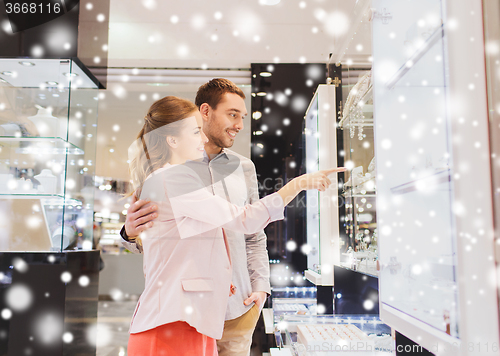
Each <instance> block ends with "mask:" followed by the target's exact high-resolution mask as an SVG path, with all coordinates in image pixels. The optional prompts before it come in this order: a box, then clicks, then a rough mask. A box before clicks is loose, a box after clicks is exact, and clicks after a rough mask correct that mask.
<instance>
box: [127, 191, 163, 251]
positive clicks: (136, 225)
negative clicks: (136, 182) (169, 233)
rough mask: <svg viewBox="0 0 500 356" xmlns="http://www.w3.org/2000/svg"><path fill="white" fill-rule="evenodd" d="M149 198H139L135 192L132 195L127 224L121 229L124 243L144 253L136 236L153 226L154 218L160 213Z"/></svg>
mask: <svg viewBox="0 0 500 356" xmlns="http://www.w3.org/2000/svg"><path fill="white" fill-rule="evenodd" d="M149 203H150V201H149V200H137V197H136V195H135V193H134V194H133V195H132V202H131V204H130V206H129V208H128V209H127V218H126V219H125V225H124V226H123V227H122V229H121V231H120V235H121V237H122V240H121V243H122V245H123V246H124V247H125V248H126V249H127V250H129V251H130V252H133V253H142V247H141V246H140V245H139V244H137V243H136V237H137V236H139V235H140V234H141V232H143V231H144V230H146V229H149V228H150V227H152V226H153V224H154V222H153V221H152V220H154V219H156V217H157V216H158V214H157V213H156V211H157V210H158V207H157V206H156V205H154V204H153V205H150V206H148V204H149Z"/></svg>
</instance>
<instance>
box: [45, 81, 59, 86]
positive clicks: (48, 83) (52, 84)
mask: <svg viewBox="0 0 500 356" xmlns="http://www.w3.org/2000/svg"><path fill="white" fill-rule="evenodd" d="M45 84H47V85H50V86H53V87H55V86H57V85H58V84H59V83H58V82H53V81H50V82H45Z"/></svg>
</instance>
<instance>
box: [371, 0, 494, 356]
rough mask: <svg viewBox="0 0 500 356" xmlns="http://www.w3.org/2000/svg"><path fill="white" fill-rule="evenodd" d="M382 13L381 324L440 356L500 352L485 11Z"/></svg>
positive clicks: (381, 9)
mask: <svg viewBox="0 0 500 356" xmlns="http://www.w3.org/2000/svg"><path fill="white" fill-rule="evenodd" d="M373 14H374V16H373V57H374V63H375V64H376V65H375V67H374V72H373V98H374V102H375V107H374V108H375V110H374V115H375V116H374V117H375V123H376V126H375V146H376V155H377V203H378V207H377V213H378V214H377V223H378V230H379V231H380V236H379V237H378V249H379V263H380V274H379V279H380V284H379V285H380V317H381V318H382V319H383V320H384V321H385V322H386V323H388V324H390V325H391V326H392V327H394V328H395V329H397V330H398V331H400V332H401V333H402V334H404V335H405V336H407V337H408V338H410V339H412V340H413V341H415V342H418V343H419V344H420V345H422V346H423V347H425V348H426V349H428V350H429V351H430V352H432V353H435V354H439V355H482V354H489V353H491V352H492V351H493V353H495V352H496V351H498V342H499V340H498V339H499V337H498V335H499V331H498V304H497V289H496V288H497V287H496V285H495V283H492V281H493V280H494V278H495V274H496V272H495V271H496V267H495V264H494V256H493V253H492V251H494V241H493V237H494V233H493V231H494V229H493V220H492V216H493V212H492V206H493V202H492V196H493V194H492V191H491V175H490V172H491V167H490V164H491V162H490V152H489V149H488V147H487V146H488V145H487V142H488V141H489V136H488V135H489V133H488V124H489V123H488V110H487V93H486V78H485V73H486V70H485V56H484V53H485V47H484V43H483V35H484V32H483V31H484V28H483V18H482V15H481V14H482V2H481V1H469V2H460V3H457V2H454V1H446V0H425V1H420V2H418V3H416V2H412V1H390V0H374V1H373ZM464 69H466V70H464ZM495 348H496V351H495Z"/></svg>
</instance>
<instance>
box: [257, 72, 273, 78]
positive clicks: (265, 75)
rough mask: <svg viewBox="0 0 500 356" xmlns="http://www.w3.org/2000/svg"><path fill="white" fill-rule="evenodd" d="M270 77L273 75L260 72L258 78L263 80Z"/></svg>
mask: <svg viewBox="0 0 500 356" xmlns="http://www.w3.org/2000/svg"><path fill="white" fill-rule="evenodd" d="M271 75H273V74H272V73H271V72H260V76H261V77H264V78H267V77H270V76H271Z"/></svg>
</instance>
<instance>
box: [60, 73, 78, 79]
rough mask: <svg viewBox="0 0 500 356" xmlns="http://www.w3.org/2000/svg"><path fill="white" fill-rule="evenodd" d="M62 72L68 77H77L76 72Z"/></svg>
mask: <svg viewBox="0 0 500 356" xmlns="http://www.w3.org/2000/svg"><path fill="white" fill-rule="evenodd" d="M63 74H64V76H66V77H68V78H73V77H78V74H76V73H63Z"/></svg>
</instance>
